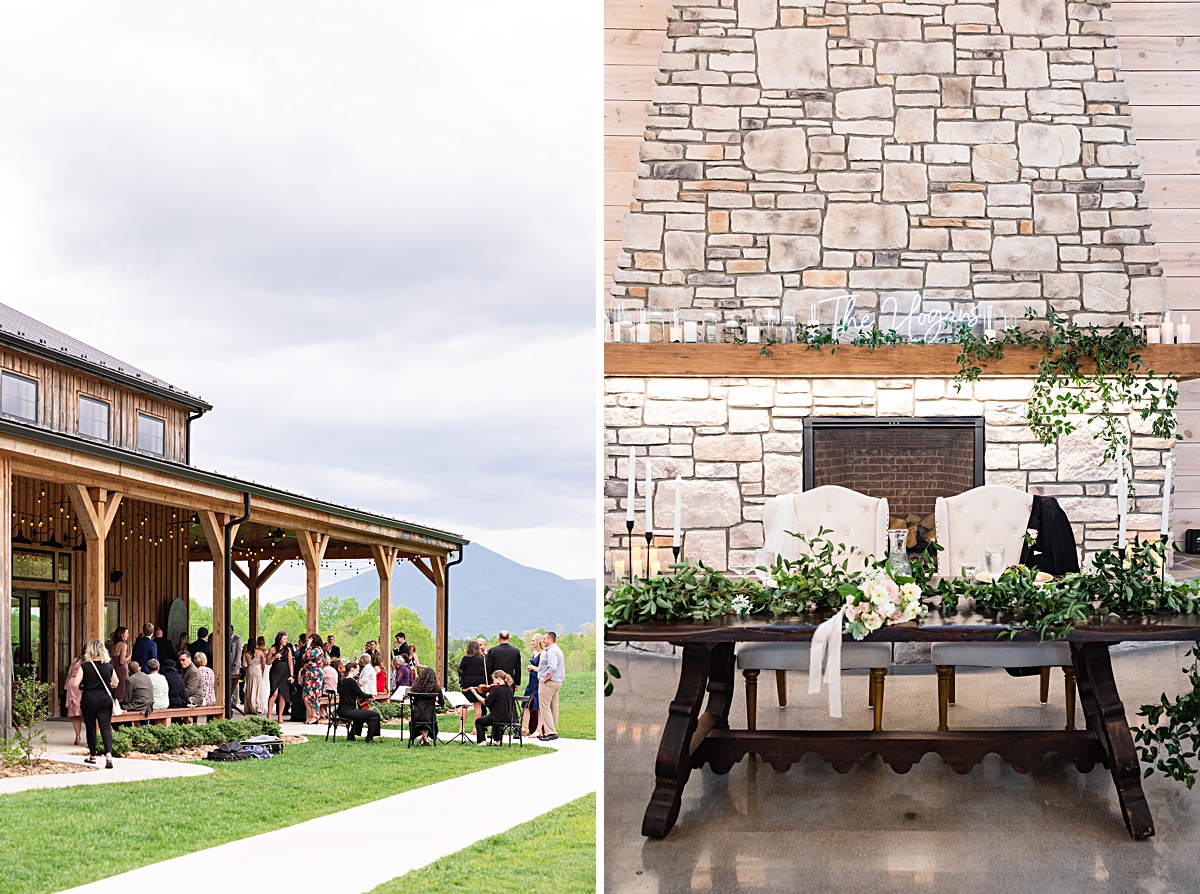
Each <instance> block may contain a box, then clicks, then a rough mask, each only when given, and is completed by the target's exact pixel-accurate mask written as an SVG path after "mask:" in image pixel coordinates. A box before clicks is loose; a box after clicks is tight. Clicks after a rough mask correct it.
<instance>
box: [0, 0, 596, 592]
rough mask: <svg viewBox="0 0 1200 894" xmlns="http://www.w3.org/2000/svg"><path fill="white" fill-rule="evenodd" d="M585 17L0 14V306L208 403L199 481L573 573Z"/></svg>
mask: <svg viewBox="0 0 1200 894" xmlns="http://www.w3.org/2000/svg"><path fill="white" fill-rule="evenodd" d="M598 17H599V4H573V3H562V2H549V0H535V2H525V3H522V4H520V5H519V6H516V7H514V6H512V5H510V4H496V3H488V2H475V3H470V2H456V3H432V4H410V3H394V2H389V3H355V4H333V3H320V4H308V3H298V2H294V0H289V2H287V3H254V4H245V3H190V4H174V3H171V4H164V3H161V2H153V3H149V2H142V3H134V2H122V3H119V4H96V3H61V2H56V3H53V4H32V3H30V4H24V5H13V4H10V5H9V6H8V7H7V9H6V11H5V13H4V15H3V19H2V25H0V301H3V302H4V303H7V304H10V305H12V306H13V307H15V308H17V309H18V310H21V311H23V312H25V313H28V314H30V315H31V316H34V317H37V318H38V319H41V320H43V321H44V322H46V323H48V324H50V325H52V326H55V327H56V328H59V329H62V330H64V331H66V332H68V333H70V334H71V335H74V336H75V337H77V338H80V339H81V340H83V341H86V342H89V343H91V344H93V345H95V346H96V347H98V348H100V349H102V350H105V351H107V352H109V353H111V354H114V355H116V356H117V357H119V358H121V359H122V360H125V361H126V362H129V363H131V364H133V365H135V366H139V367H141V368H142V369H145V370H146V371H148V372H150V373H152V374H154V375H157V376H160V377H161V378H163V379H165V380H167V381H168V382H171V383H172V384H174V385H177V386H179V387H182V388H186V389H188V390H190V391H192V392H193V393H197V392H198V393H199V394H200V395H202V396H203V397H204V398H205V399H207V400H208V401H209V402H210V403H212V404H213V405H214V406H215V409H214V410H213V412H212V413H210V414H209V415H208V416H206V417H205V418H203V419H202V420H200V421H199V422H197V423H196V424H195V425H194V426H193V433H194V441H193V454H192V457H193V462H194V463H195V464H196V465H198V466H200V467H202V468H208V469H215V470H218V471H221V472H226V473H228V474H233V475H237V476H239V477H246V478H251V479H254V480H257V481H261V482H264V483H267V484H271V485H275V486H279V487H284V488H289V489H294V490H299V491H301V492H304V493H307V494H311V495H313V496H317V497H321V498H324V499H328V500H332V501H335V502H341V503H345V504H348V505H351V506H356V507H360V508H364V509H370V510H374V511H378V512H382V513H385V514H389V515H394V516H397V517H400V518H404V519H408V520H411V521H414V522H419V523H423V524H429V525H433V526H437V527H442V528H445V529H448V530H451V531H454V532H458V533H461V534H464V535H465V536H467V537H470V538H471V539H473V540H477V541H479V542H480V543H482V544H483V545H485V546H488V547H489V548H491V549H494V550H497V551H498V552H501V553H503V554H505V555H507V556H509V557H511V558H513V559H516V560H517V561H520V562H523V563H526V564H530V565H534V566H537V567H541V568H546V569H549V570H551V571H554V572H557V573H559V574H563V575H565V576H568V577H591V576H593V574H594V568H595V543H596V538H595V527H594V525H595V522H594V519H595V511H594V507H595V484H594V482H595V471H594V469H595V455H596V454H595V451H596V446H595V445H596V443H597V435H596V405H595V394H596V393H597V390H598V389H597V388H596V387H595V384H594V383H595V381H596V377H597V375H598V362H597V347H596V345H597V340H596V338H595V336H594V331H595V320H596V318H597V312H596V307H597V303H596V276H595V269H596V244H597V238H596V232H595V229H596V228H595V222H596V217H597V215H596V211H595V208H596V203H597V175H598V158H599V150H598V147H599V143H600V138H599V120H600V115H599V101H598V97H599V84H598V79H599V74H600V62H599V39H600V38H599V35H600V24H599V19H598ZM593 19H596V21H593ZM593 35H594V36H593ZM278 578H279V579H278V581H277V582H273V584H274V586H273V587H272V590H273V591H274V592H275V593H276V594H279V595H286V594H287V592H288V591H291V592H295V590H296V588H297V582H298V581H299V582H300V583H299V588H300V589H302V588H303V584H302V580H303V576H302V574H300V573H298V572H291V573H288V574H284V573H283V572H281V573H280V575H279V576H278ZM197 595H199V594H197Z"/></svg>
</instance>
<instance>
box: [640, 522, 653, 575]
mask: <svg viewBox="0 0 1200 894" xmlns="http://www.w3.org/2000/svg"><path fill="white" fill-rule="evenodd" d="M653 543H654V529H653V528H651V529H650V530H648V531H647V532H646V573H645V574H644V575H642V579H643V580H649V579H650V548H651V545H652V544H653Z"/></svg>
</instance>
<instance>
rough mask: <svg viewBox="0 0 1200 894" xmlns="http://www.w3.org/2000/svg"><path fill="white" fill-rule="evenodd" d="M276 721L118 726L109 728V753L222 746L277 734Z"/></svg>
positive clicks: (252, 719) (123, 753) (150, 751)
mask: <svg viewBox="0 0 1200 894" xmlns="http://www.w3.org/2000/svg"><path fill="white" fill-rule="evenodd" d="M279 732H280V730H279V724H278V723H275V722H274V721H270V720H265V719H263V718H261V717H250V718H247V719H246V720H215V721H210V722H209V723H202V724H196V725H192V726H188V725H182V724H172V725H171V726H138V727H130V726H122V727H119V728H117V729H115V730H113V754H115V755H116V756H117V757H121V756H123V755H126V754H128V753H129V752H130V751H140V752H142V753H143V754H162V753H164V752H167V751H174V750H175V749H176V748H184V747H189V748H196V747H201V746H204V745H224V744H225V743H226V742H234V741H240V740H241V739H250V738H253V737H254V736H261V735H267V736H278V735H279Z"/></svg>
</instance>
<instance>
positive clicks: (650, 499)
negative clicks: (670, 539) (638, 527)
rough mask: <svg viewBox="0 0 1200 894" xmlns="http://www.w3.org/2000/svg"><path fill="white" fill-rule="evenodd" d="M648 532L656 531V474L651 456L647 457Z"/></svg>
mask: <svg viewBox="0 0 1200 894" xmlns="http://www.w3.org/2000/svg"><path fill="white" fill-rule="evenodd" d="M646 533H647V534H653V533H654V476H653V474H652V473H651V472H650V459H649V457H647V458H646Z"/></svg>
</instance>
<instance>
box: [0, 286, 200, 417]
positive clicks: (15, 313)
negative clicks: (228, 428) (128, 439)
mask: <svg viewBox="0 0 1200 894" xmlns="http://www.w3.org/2000/svg"><path fill="white" fill-rule="evenodd" d="M0 344H8V345H11V346H12V347H14V348H16V349H18V350H22V351H26V352H28V353H31V354H35V355H37V356H39V357H42V358H44V359H47V360H51V361H54V362H56V363H62V364H64V365H66V366H71V367H74V368H76V369H80V370H82V371H84V372H87V373H90V374H92V375H95V376H98V377H100V378H102V379H106V380H108V381H111V382H114V383H116V384H119V385H125V386H127V387H130V388H134V389H137V390H139V391H144V392H146V393H148V394H152V395H154V396H155V397H158V398H161V399H163V400H169V401H173V402H174V403H178V404H184V405H186V406H189V407H192V408H193V409H197V410H200V411H202V412H204V411H208V410H211V409H212V404H209V403H207V402H205V401H204V400H202V399H201V398H200V397H198V396H197V395H194V394H189V393H188V392H187V391H184V390H183V389H182V388H176V387H175V386H174V385H171V384H170V383H168V382H164V381H163V380H162V379H160V378H158V377H157V376H152V375H150V373H148V372H145V371H143V370H140V369H138V368H137V367H136V366H131V365H130V364H128V363H126V362H124V361H123V360H118V359H117V358H116V357H114V356H112V355H111V354H106V353H104V352H103V351H100V350H97V349H96V348H93V347H92V346H91V345H88V344H84V343H83V342H81V341H79V340H78V339H76V338H72V337H71V336H69V335H67V334H66V333H63V332H59V331H58V330H57V329H55V328H53V327H51V326H47V325H46V324H45V323H43V322H41V321H39V320H35V319H34V318H33V317H30V316H27V315H25V314H23V313H21V312H20V311H19V310H15V309H13V308H11V307H9V306H8V305H7V304H0Z"/></svg>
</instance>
